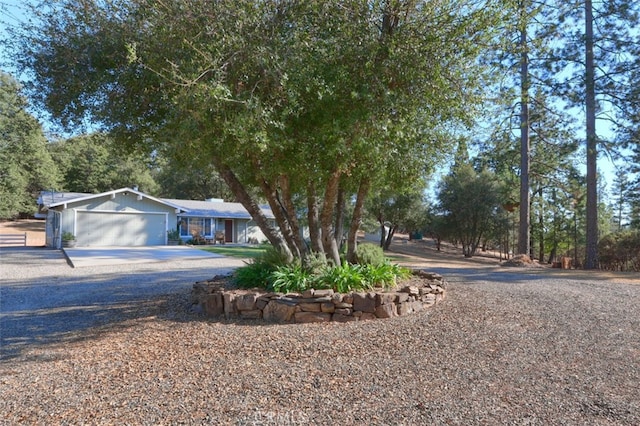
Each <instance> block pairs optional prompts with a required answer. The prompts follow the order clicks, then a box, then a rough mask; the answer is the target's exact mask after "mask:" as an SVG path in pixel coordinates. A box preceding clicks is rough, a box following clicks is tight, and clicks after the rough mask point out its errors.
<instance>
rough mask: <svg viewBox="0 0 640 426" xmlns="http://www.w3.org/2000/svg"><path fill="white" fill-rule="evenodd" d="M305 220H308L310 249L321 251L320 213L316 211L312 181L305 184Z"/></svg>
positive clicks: (316, 205) (316, 204)
mask: <svg viewBox="0 0 640 426" xmlns="http://www.w3.org/2000/svg"><path fill="white" fill-rule="evenodd" d="M307 221H308V222H309V238H310V239H311V251H313V252H315V253H323V252H324V250H323V249H322V235H321V233H320V214H319V213H318V195H317V193H316V186H315V184H314V183H313V182H309V184H308V185H307Z"/></svg>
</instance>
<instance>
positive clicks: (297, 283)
mask: <svg viewBox="0 0 640 426" xmlns="http://www.w3.org/2000/svg"><path fill="white" fill-rule="evenodd" d="M314 283H315V280H314V275H312V274H310V273H309V271H307V270H306V269H305V268H303V267H302V266H301V265H298V264H296V265H287V266H281V267H279V268H278V269H276V270H275V271H273V272H272V273H271V289H272V290H273V291H277V292H280V293H294V292H300V293H301V292H303V291H305V290H308V289H310V288H319V287H318V286H317V285H314Z"/></svg>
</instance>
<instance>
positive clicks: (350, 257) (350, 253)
mask: <svg viewBox="0 0 640 426" xmlns="http://www.w3.org/2000/svg"><path fill="white" fill-rule="evenodd" d="M369 182H370V181H369V179H368V178H363V179H362V180H361V181H360V185H359V186H358V194H357V195H356V203H355V205H354V206H353V215H352V216H351V225H350V226H349V235H348V237H347V261H348V262H349V263H356V261H357V259H356V249H357V248H358V230H359V229H360V225H361V224H362V210H363V208H364V201H365V199H366V198H367V194H368V193H369Z"/></svg>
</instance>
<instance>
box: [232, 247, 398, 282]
mask: <svg viewBox="0 0 640 426" xmlns="http://www.w3.org/2000/svg"><path fill="white" fill-rule="evenodd" d="M369 245H370V244H369ZM374 247H375V246H374ZM409 274H410V272H409V270H408V269H405V268H401V267H399V266H398V265H393V264H391V263H390V262H388V261H384V260H383V261H382V262H381V263H379V264H375V265H374V264H366V265H361V264H355V265H351V264H349V263H347V262H343V263H342V264H341V265H338V266H333V265H331V264H329V263H328V262H327V260H326V258H325V257H324V255H322V254H311V255H309V256H307V257H306V258H305V261H304V265H303V264H301V263H293V264H287V263H286V259H285V258H284V256H282V255H281V254H280V253H278V252H277V251H276V250H274V249H273V248H269V249H268V250H267V251H266V252H265V253H263V254H261V255H260V256H258V257H257V258H255V259H253V260H252V261H251V262H250V263H248V264H247V265H246V266H243V267H242V268H238V269H237V270H236V272H235V275H234V277H235V282H236V284H237V285H238V287H241V288H253V287H258V288H265V289H269V290H273V291H277V292H280V293H292V292H303V291H305V290H308V289H310V288H315V289H321V288H330V289H333V290H334V291H336V292H338V293H349V292H351V291H368V290H371V289H373V288H374V287H387V288H388V287H393V286H394V285H395V284H396V282H397V279H402V278H406V277H407V276H408V275H409Z"/></svg>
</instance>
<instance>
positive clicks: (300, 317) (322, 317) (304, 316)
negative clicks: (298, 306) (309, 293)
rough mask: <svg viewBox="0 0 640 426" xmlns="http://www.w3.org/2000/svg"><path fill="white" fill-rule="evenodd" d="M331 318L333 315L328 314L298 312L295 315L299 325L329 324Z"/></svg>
mask: <svg viewBox="0 0 640 426" xmlns="http://www.w3.org/2000/svg"><path fill="white" fill-rule="evenodd" d="M331 316H332V314H330V313H328V312H296V313H295V314H294V318H295V321H296V322H297V323H310V322H329V321H331Z"/></svg>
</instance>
